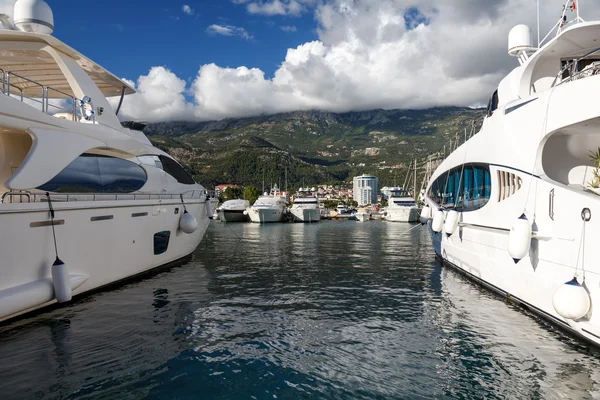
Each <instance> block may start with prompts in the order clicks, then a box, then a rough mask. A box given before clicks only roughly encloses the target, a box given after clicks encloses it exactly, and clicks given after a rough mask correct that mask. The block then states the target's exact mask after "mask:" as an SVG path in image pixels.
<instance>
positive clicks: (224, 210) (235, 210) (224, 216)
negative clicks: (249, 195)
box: [217, 199, 250, 222]
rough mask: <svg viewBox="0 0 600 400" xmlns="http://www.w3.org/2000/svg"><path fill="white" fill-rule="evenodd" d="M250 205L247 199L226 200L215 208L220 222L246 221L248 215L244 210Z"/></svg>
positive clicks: (248, 218) (248, 219)
mask: <svg viewBox="0 0 600 400" xmlns="http://www.w3.org/2000/svg"><path fill="white" fill-rule="evenodd" d="M248 207H250V202H249V201H248V200H242V199H235V200H227V201H225V202H224V203H223V204H222V205H220V206H219V207H218V208H217V212H218V213H219V220H220V221H221V222H247V221H250V217H249V216H248V213H247V212H246V210H247V209H248Z"/></svg>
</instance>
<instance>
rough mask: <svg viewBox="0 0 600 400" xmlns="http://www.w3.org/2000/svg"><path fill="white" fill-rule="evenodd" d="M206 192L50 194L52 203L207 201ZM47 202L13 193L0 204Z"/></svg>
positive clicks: (42, 195) (34, 195) (37, 194)
mask: <svg viewBox="0 0 600 400" xmlns="http://www.w3.org/2000/svg"><path fill="white" fill-rule="evenodd" d="M210 197H211V196H210V194H209V193H208V191H207V190H190V191H187V192H184V193H50V200H52V201H53V202H75V201H116V200H181V198H183V200H195V199H203V200H207V199H209V198H210ZM46 201H48V197H47V195H46V192H30V191H13V192H6V193H4V194H3V195H2V198H1V202H2V203H41V202H46Z"/></svg>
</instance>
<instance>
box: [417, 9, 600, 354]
mask: <svg viewBox="0 0 600 400" xmlns="http://www.w3.org/2000/svg"><path fill="white" fill-rule="evenodd" d="M571 11H572V12H573V14H571ZM579 12H580V9H579V7H578V2H575V1H568V2H567V3H566V4H565V7H564V8H563V15H562V16H561V18H560V20H559V21H558V23H557V24H556V25H555V28H556V35H555V36H554V37H550V36H547V37H546V38H547V40H546V39H544V40H543V41H542V43H541V44H538V46H537V47H534V46H533V45H532V40H531V30H530V29H529V28H528V27H527V26H525V25H518V26H516V27H515V28H513V29H512V30H511V32H510V34H509V47H508V49H509V54H510V55H512V56H515V57H517V58H518V61H519V66H518V67H516V68H515V69H514V70H513V71H512V72H510V73H509V74H508V75H507V76H506V77H505V78H504V79H503V80H502V81H501V82H500V84H499V86H498V89H497V90H496V91H494V93H493V94H492V95H491V97H490V101H489V103H488V107H487V110H486V116H485V118H484V121H483V125H482V127H481V130H480V131H479V132H478V133H477V134H475V135H474V136H473V137H472V138H470V139H469V140H467V141H466V142H465V143H464V144H463V145H462V146H460V147H459V148H458V149H456V150H455V151H454V152H452V153H451V154H450V155H449V156H448V157H447V158H446V159H445V160H444V161H443V163H442V164H441V165H440V166H439V167H438V168H437V170H436V171H435V173H434V174H433V176H432V178H431V180H430V183H429V185H428V190H427V195H426V199H425V201H426V207H425V208H424V210H423V212H422V214H421V216H422V218H423V221H424V222H425V221H427V223H428V226H429V230H430V232H431V237H432V239H433V244H434V249H435V252H436V254H437V255H438V256H439V257H440V258H442V259H443V260H444V262H445V263H446V264H447V265H450V266H453V267H454V268H457V269H458V270H460V271H462V272H464V273H465V274H467V275H468V276H469V277H471V278H472V279H474V280H475V281H477V282H479V283H481V284H483V285H485V286H486V287H488V288H491V289H493V290H495V291H497V292H499V293H501V294H502V295H505V296H509V297H510V298H511V299H513V300H515V301H516V302H518V303H521V304H523V305H525V306H526V307H527V308H528V309H529V310H532V311H534V312H536V313H538V314H539V315H541V316H542V317H544V318H546V319H547V320H550V321H551V322H553V323H555V324H557V325H559V326H560V327H562V328H564V329H565V330H567V331H569V332H571V333H574V334H575V335H577V336H579V337H582V338H584V339H586V340H588V341H590V342H593V343H595V344H596V345H600V312H598V310H595V309H594V308H593V307H592V304H594V303H596V304H598V302H600V289H599V287H600V268H599V267H598V263H597V260H596V253H595V251H594V248H595V245H596V243H597V241H598V239H600V223H599V221H600V220H599V219H598V215H600V197H599V196H598V189H597V188H598V187H599V186H600V178H599V177H600V172H599V171H600V169H599V168H600V165H599V164H598V161H600V160H599V159H600V154H595V153H600V150H599V149H600V130H598V128H597V127H598V126H599V125H600V109H598V107H597V106H596V101H595V100H594V99H595V98H596V95H597V93H598V92H599V91H600V48H599V46H598V43H597V38H598V37H599V36H600V21H593V22H584V21H583V20H582V19H581V18H580V17H579ZM568 15H574V16H575V18H574V19H573V20H570V21H569V20H568ZM590 153H592V154H594V155H597V157H594V159H591V158H590Z"/></svg>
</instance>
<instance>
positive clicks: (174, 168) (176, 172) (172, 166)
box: [160, 156, 196, 185]
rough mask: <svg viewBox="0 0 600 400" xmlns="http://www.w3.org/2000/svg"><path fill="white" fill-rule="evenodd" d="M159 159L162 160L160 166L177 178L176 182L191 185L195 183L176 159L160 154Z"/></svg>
mask: <svg viewBox="0 0 600 400" xmlns="http://www.w3.org/2000/svg"><path fill="white" fill-rule="evenodd" d="M160 161H162V166H163V169H164V170H165V172H166V173H167V174H169V175H171V176H172V177H173V178H175V179H177V182H179V183H183V184H186V185H192V184H194V183H196V182H195V181H194V179H193V178H192V177H191V176H190V174H188V173H187V172H186V171H185V169H183V167H182V166H181V165H179V163H178V162H177V161H175V160H173V159H172V158H169V157H165V156H160Z"/></svg>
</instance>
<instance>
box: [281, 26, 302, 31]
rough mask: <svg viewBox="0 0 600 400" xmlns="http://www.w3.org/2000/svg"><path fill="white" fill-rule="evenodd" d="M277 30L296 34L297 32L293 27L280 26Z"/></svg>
mask: <svg viewBox="0 0 600 400" xmlns="http://www.w3.org/2000/svg"><path fill="white" fill-rule="evenodd" d="M279 29H281V30H282V31H284V32H296V31H297V30H298V29H297V28H296V27H295V26H293V25H283V26H280V27H279Z"/></svg>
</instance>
